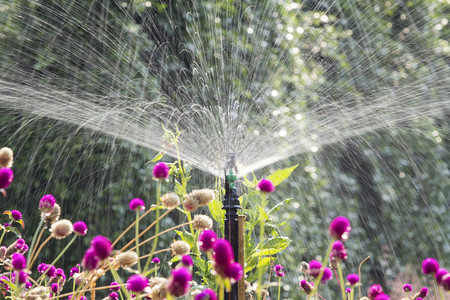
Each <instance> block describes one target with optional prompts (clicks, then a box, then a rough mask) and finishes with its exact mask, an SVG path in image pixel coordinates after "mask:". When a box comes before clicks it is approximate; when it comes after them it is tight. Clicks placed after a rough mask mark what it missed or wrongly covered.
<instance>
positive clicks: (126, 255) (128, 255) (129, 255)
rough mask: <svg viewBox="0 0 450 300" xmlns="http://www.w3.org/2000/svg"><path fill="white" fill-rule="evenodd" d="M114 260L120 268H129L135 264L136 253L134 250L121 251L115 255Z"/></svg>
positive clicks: (136, 259)
mask: <svg viewBox="0 0 450 300" xmlns="http://www.w3.org/2000/svg"><path fill="white" fill-rule="evenodd" d="M116 262H117V263H118V264H119V266H121V267H122V268H129V267H132V266H134V265H135V264H137V262H138V255H137V253H136V252H134V251H127V252H122V253H120V254H118V255H117V256H116Z"/></svg>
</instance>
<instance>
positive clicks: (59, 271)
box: [55, 268, 66, 280]
mask: <svg viewBox="0 0 450 300" xmlns="http://www.w3.org/2000/svg"><path fill="white" fill-rule="evenodd" d="M55 276H56V277H61V278H62V279H63V280H66V274H64V270H63V269H61V268H57V269H56V273H55Z"/></svg>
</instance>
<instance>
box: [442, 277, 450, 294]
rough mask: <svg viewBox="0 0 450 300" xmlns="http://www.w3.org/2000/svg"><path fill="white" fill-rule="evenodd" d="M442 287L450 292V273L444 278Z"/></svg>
mask: <svg viewBox="0 0 450 300" xmlns="http://www.w3.org/2000/svg"><path fill="white" fill-rule="evenodd" d="M441 286H442V287H443V288H444V290H446V291H450V273H447V274H445V275H444V276H442V279H441Z"/></svg>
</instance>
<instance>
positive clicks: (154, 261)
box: [152, 257, 161, 265]
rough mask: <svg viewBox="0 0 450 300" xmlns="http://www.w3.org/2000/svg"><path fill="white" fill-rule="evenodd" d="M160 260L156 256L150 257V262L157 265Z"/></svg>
mask: <svg viewBox="0 0 450 300" xmlns="http://www.w3.org/2000/svg"><path fill="white" fill-rule="evenodd" d="M160 262H161V260H160V259H159V258H157V257H155V258H154V259H152V263H154V264H156V265H158V264H159V263H160Z"/></svg>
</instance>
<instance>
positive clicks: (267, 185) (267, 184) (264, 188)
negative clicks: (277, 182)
mask: <svg viewBox="0 0 450 300" xmlns="http://www.w3.org/2000/svg"><path fill="white" fill-rule="evenodd" d="M258 189H259V190H260V191H261V192H263V193H272V192H273V191H275V186H274V185H273V183H272V181H270V180H268V179H261V181H260V182H258Z"/></svg>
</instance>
